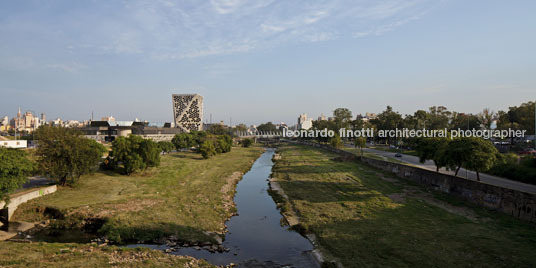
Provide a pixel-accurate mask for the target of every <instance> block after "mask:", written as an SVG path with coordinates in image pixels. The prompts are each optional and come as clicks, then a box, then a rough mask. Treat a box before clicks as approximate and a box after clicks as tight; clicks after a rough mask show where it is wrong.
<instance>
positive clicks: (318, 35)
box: [0, 1, 536, 125]
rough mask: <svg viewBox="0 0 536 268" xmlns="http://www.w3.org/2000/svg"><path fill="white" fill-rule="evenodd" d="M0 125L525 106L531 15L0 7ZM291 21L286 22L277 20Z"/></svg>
mask: <svg viewBox="0 0 536 268" xmlns="http://www.w3.org/2000/svg"><path fill="white" fill-rule="evenodd" d="M0 5H1V6H2V8H1V9H0V25H1V27H0V34H1V35H2V36H3V37H5V38H3V40H4V42H2V44H0V47H1V48H2V49H1V52H0V57H1V58H2V60H1V61H0V93H1V94H2V98H1V99H0V107H1V109H0V115H1V116H3V115H8V116H9V117H10V118H11V117H13V116H14V115H15V113H16V111H17V109H18V107H19V106H21V107H22V108H23V110H32V111H35V112H36V113H41V112H44V113H46V114H47V116H48V118H49V119H54V118H56V117H61V118H62V119H65V120H69V119H74V120H84V119H89V118H90V116H91V113H92V112H93V113H94V114H95V117H96V118H100V117H102V116H106V115H114V116H115V117H116V118H118V119H119V120H132V119H134V118H140V119H144V120H148V121H157V122H171V121H172V120H173V117H172V114H173V111H172V109H171V107H169V105H168V104H169V95H171V94H189V93H197V94H200V95H202V96H204V106H205V108H204V110H205V111H204V120H203V121H208V119H209V116H210V115H211V114H212V118H213V119H212V121H213V122H219V121H220V120H224V121H225V122H226V123H228V122H229V121H230V118H233V119H232V120H233V123H234V122H236V123H246V124H248V125H249V124H259V123H261V122H267V121H272V122H286V123H294V122H295V120H296V117H297V116H298V115H299V114H301V113H307V114H308V115H310V116H311V117H313V118H316V117H317V116H319V115H320V114H321V113H323V114H325V115H330V114H331V112H332V111H333V110H334V109H336V108H338V107H346V108H349V109H350V110H352V112H353V113H354V116H355V115H356V114H364V113H366V112H374V113H378V112H381V111H383V110H384V109H385V107H386V106H387V105H390V106H392V107H393V109H394V110H395V111H399V112H400V113H401V114H408V113H413V112H414V111H416V110H418V109H423V110H427V108H428V107H430V106H440V105H442V106H445V107H447V108H448V109H449V110H454V111H458V112H466V113H477V112H479V111H481V110H482V109H484V108H490V109H491V110H494V111H497V110H506V109H507V108H508V107H510V106H518V105H520V104H521V103H523V102H528V101H531V100H534V97H535V96H534V93H533V92H534V88H535V85H536V78H535V77H534V76H533V75H532V74H533V73H534V70H536V68H535V67H536V55H535V54H534V53H532V47H534V45H535V44H536V37H535V36H534V35H533V34H532V32H533V29H534V26H536V23H535V19H534V18H533V16H532V14H531V10H533V8H530V7H531V6H534V5H535V4H534V3H533V2H530V1H524V4H523V5H522V4H518V5H511V4H509V3H506V2H500V1H474V2H470V3H468V2H465V1H389V2H384V1H378V2H377V1H370V2H367V1H364V2H359V3H356V2H353V1H349V2H345V1H330V2H328V3H321V4H319V3H309V2H304V3H303V2H302V3H290V2H275V1H256V2H247V1H230V2H222V1H210V2H207V3H204V4H202V5H196V4H193V3H190V2H180V3H174V2H171V1H159V2H148V3H147V2H141V1H134V2H132V1H130V2H128V3H122V2H114V3H106V2H95V3H92V4H88V3H78V2H77V3H71V2H66V1H54V2H46V3H43V2H32V1H29V2H24V3H14V2H13V3H2V4H0ZM287 10H292V12H291V13H289V12H286V11H287Z"/></svg>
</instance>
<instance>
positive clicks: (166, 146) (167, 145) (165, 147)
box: [158, 141, 175, 153]
mask: <svg viewBox="0 0 536 268" xmlns="http://www.w3.org/2000/svg"><path fill="white" fill-rule="evenodd" d="M158 146H159V147H160V150H161V151H162V152H164V153H170V152H171V151H173V149H174V148H175V145H173V143H172V142H169V141H159V142H158Z"/></svg>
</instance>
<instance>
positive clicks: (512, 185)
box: [347, 145, 536, 194]
mask: <svg viewBox="0 0 536 268" xmlns="http://www.w3.org/2000/svg"><path fill="white" fill-rule="evenodd" d="M347 146H348V145H347ZM363 151H365V152H368V153H373V154H377V155H381V156H384V157H390V158H394V159H397V160H399V161H402V162H406V163H408V164H411V165H413V166H418V167H421V168H425V169H429V170H433V171H436V166H435V164H434V161H432V160H428V161H426V162H425V163H421V162H419V158H418V157H416V156H413V155H407V154H402V157H395V154H396V153H393V152H386V151H382V150H375V149H370V148H363ZM439 172H441V173H444V174H450V175H454V171H448V170H446V169H445V168H442V169H440V170H439ZM458 177H460V178H464V179H468V180H472V181H476V172H473V171H470V170H466V169H464V168H460V171H459V172H458ZM480 182H481V183H487V184H491V185H495V186H500V187H504V188H508V189H512V190H518V191H521V192H526V193H531V194H536V185H532V184H526V183H522V182H517V181H513V180H509V179H505V178H501V177H497V176H492V175H488V174H484V173H480Z"/></svg>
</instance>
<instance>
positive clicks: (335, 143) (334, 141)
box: [329, 134, 342, 149]
mask: <svg viewBox="0 0 536 268" xmlns="http://www.w3.org/2000/svg"><path fill="white" fill-rule="evenodd" d="M329 144H330V145H331V147H333V148H336V149H340V148H341V147H342V140H341V137H339V135H338V134H335V136H334V137H332V138H330V141H329Z"/></svg>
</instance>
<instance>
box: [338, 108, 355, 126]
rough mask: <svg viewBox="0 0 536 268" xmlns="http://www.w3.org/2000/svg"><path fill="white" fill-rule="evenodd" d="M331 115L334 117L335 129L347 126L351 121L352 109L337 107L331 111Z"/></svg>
mask: <svg viewBox="0 0 536 268" xmlns="http://www.w3.org/2000/svg"><path fill="white" fill-rule="evenodd" d="M333 117H334V118H335V125H336V127H337V131H338V129H341V128H348V127H349V126H350V123H351V121H352V111H350V110H349V109H348V108H337V109H335V110H334V111H333Z"/></svg>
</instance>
